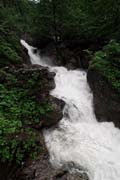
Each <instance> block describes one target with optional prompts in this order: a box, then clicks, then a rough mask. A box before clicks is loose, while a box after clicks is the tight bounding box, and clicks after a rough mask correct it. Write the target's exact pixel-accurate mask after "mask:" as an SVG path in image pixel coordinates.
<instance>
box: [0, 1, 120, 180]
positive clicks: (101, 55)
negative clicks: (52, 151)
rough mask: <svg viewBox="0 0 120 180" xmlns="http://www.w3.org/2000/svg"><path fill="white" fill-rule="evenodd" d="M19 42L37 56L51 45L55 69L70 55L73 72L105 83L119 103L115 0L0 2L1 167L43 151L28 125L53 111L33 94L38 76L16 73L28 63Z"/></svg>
mask: <svg viewBox="0 0 120 180" xmlns="http://www.w3.org/2000/svg"><path fill="white" fill-rule="evenodd" d="M20 39H24V40H25V41H26V42H28V43H29V44H30V45H32V46H34V47H37V48H38V49H39V50H40V51H41V53H45V52H46V51H47V49H50V47H52V48H53V49H54V51H55V52H53V51H52V50H51V49H52V48H51V49H50V50H49V51H52V53H51V54H52V55H53V56H55V58H56V64H58V65H63V66H66V64H69V63H71V62H69V59H70V58H71V57H72V58H73V59H75V60H76V62H77V63H76V64H75V68H82V69H85V70H87V71H88V72H92V71H94V72H98V74H101V76H102V77H103V79H104V81H101V86H102V85H104V83H105V84H108V85H109V87H110V91H111V89H112V91H113V92H114V94H115V95H113V96H112V97H113V99H114V98H115V99H116V101H117V103H118V100H119V97H120V1H119V0H38V1H37V0H0V168H1V167H3V166H2V165H1V164H6V163H8V164H9V165H8V166H9V167H11V164H12V165H13V164H14V166H15V167H21V164H22V162H23V161H25V159H26V156H27V157H30V158H31V157H32V158H35V156H36V155H37V154H38V152H39V151H40V152H41V151H42V147H41V146H42V145H41V144H40V143H38V140H36V139H37V138H36V136H37V133H36V130H35V131H33V129H32V128H33V127H32V128H31V126H34V127H36V126H38V124H40V121H42V120H41V119H42V118H43V117H44V115H46V114H48V116H49V114H50V113H51V112H52V111H53V107H52V106H51V104H50V103H49V100H48V95H47V96H46V99H45V100H44V102H43V103H42V104H40V103H39V102H38V101H37V100H36V97H35V95H34V93H36V94H37V93H38V92H37V89H36V88H35V86H36V85H37V84H39V85H40V86H41V87H42V86H44V87H46V84H45V82H44V81H45V80H44V81H43V82H42V83H43V84H42V83H41V82H40V81H39V78H41V77H40V74H39V73H38V72H35V73H33V74H29V71H27V73H28V75H26V77H25V78H24V77H22V75H21V76H20V77H19V74H17V72H18V71H17V70H18V69H19V67H22V66H23V64H26V63H27V62H28V61H29V60H28V57H27V53H26V51H25V50H24V49H23V47H22V46H21V44H20ZM69 57H70V58H69ZM57 61H58V62H57ZM73 64H74V63H73ZM15 68H16V69H17V70H16V71H14V72H12V71H13V70H14V69H15ZM75 68H73V69H75ZM10 69H13V70H10ZM88 75H89V73H88ZM41 76H42V75H41ZM27 78H28V79H29V80H28V79H27ZM88 79H89V77H88ZM96 79H97V78H96ZM22 81H23V82H24V83H25V85H24V86H23V87H21V84H22V83H21V82H22ZM41 81H42V80H41ZM27 83H28V84H27ZM44 84H45V85H44ZM105 86H106V85H105ZM91 87H92V85H91ZM31 89H32V90H33V92H32V93H31ZM107 91H109V88H107ZM108 94H109V93H108ZM108 104H109V103H108ZM118 111H119V109H118ZM39 116H40V117H42V118H41V119H40V118H38V117H39ZM26 119H27V121H26ZM116 124H117V123H116ZM118 124H119V123H118ZM26 127H27V128H26ZM40 128H41V126H40ZM37 130H38V129H37ZM16 135H17V136H18V137H17V136H16ZM22 135H23V136H24V138H22ZM13 137H15V138H13ZM21 138H22V140H21ZM23 139H24V142H22V141H23ZM29 139H30V140H29ZM36 144H37V145H36ZM32 150H33V151H34V153H33V152H32ZM26 154H27V155H26ZM4 167H5V166H4ZM9 167H7V173H8V174H9V175H8V179H7V180H10V178H11V174H10V173H9ZM15 170H16V168H15V169H14V170H13V174H14V171H15ZM0 177H1V180H2V176H0ZM15 178H16V177H15ZM3 180H4V178H3ZM21 180H22V179H21ZM23 180H24V178H23ZM26 180H27V179H26Z"/></svg>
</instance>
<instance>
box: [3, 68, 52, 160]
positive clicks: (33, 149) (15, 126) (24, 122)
mask: <svg viewBox="0 0 120 180" xmlns="http://www.w3.org/2000/svg"><path fill="white" fill-rule="evenodd" d="M0 75H1V76H0V77H1V78H3V79H4V83H1V84H0V159H1V160H2V161H14V162H16V163H21V162H22V161H24V159H25V158H27V157H29V156H30V157H34V156H35V155H36V154H37V153H38V152H40V150H41V148H42V147H41V145H40V142H39V139H38V137H39V136H38V135H37V132H36V130H34V126H36V125H38V124H39V123H40V122H41V120H42V117H43V115H45V114H46V113H49V112H51V111H52V107H51V106H50V105H49V103H48V100H47V99H44V101H43V102H42V105H41V104H40V103H39V102H38V101H37V98H36V96H34V95H32V94H30V92H31V91H33V89H34V88H35V85H36V82H38V78H39V77H38V76H37V75H35V74H34V73H33V76H31V79H30V78H29V81H28V82H24V83H25V85H24V87H20V86H21V84H20V83H21V82H19V81H21V80H20V79H19V80H18V79H17V78H16V76H15V75H14V74H11V73H7V72H5V71H3V70H1V71H0ZM1 81H2V79H1ZM24 81H26V80H24ZM33 94H34V93H33Z"/></svg>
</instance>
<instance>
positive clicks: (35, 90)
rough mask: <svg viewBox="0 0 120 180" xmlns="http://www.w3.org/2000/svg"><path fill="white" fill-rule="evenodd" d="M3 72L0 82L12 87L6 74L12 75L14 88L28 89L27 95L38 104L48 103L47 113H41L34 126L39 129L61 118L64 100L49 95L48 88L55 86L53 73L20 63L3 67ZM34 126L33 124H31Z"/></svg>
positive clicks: (36, 66) (55, 122)
mask: <svg viewBox="0 0 120 180" xmlns="http://www.w3.org/2000/svg"><path fill="white" fill-rule="evenodd" d="M3 72H4V73H2V72H1V73H0V74H1V76H0V83H3V84H7V85H8V86H9V88H13V85H12V84H11V80H8V78H6V76H7V75H6V74H9V75H10V76H11V75H12V76H14V77H15V78H16V80H17V83H16V84H15V85H14V87H15V86H16V88H21V87H22V88H23V89H24V90H26V89H27V90H28V97H29V96H30V97H31V96H35V100H36V101H37V103H38V104H39V105H40V106H44V104H45V103H46V104H49V105H50V106H51V107H48V108H51V109H50V111H49V110H48V111H49V113H46V114H44V113H43V115H41V116H40V117H39V118H40V123H39V124H37V126H36V127H35V128H36V129H40V128H42V127H48V126H49V127H50V126H52V125H55V124H57V123H58V122H59V120H61V119H62V117H63V115H62V110H63V107H64V104H65V103H64V102H63V101H62V100H59V99H57V98H54V97H52V96H51V95H49V93H50V90H52V89H54V88H55V83H54V76H55V73H52V72H49V71H48V69H47V68H44V67H41V66H39V65H21V66H18V67H10V68H9V67H5V68H4V69H3ZM33 126H34V125H33Z"/></svg>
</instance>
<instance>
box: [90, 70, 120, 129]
mask: <svg viewBox="0 0 120 180" xmlns="http://www.w3.org/2000/svg"><path fill="white" fill-rule="evenodd" d="M87 79H88V83H89V85H90V88H91V90H92V91H93V95H94V108H95V114H96V117H97V119H98V120H99V121H111V122H114V124H115V126H117V127H119V128H120V94H119V93H118V92H117V91H115V90H114V89H113V88H112V87H111V85H110V84H109V83H108V82H107V81H106V79H105V78H104V77H103V75H102V74H101V73H100V72H99V71H96V70H94V69H89V70H88V75H87Z"/></svg>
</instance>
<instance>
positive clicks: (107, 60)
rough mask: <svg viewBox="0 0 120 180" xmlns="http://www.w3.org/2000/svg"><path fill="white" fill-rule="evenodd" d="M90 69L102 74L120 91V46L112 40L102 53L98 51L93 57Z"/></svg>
mask: <svg viewBox="0 0 120 180" xmlns="http://www.w3.org/2000/svg"><path fill="white" fill-rule="evenodd" d="M90 68H95V69H97V70H99V71H100V72H102V74H103V75H104V76H105V77H106V79H107V80H108V82H109V83H110V84H112V87H113V88H114V89H116V90H117V91H120V81H119V80H120V70H119V68H120V44H119V43H117V42H116V41H115V40H111V41H110V42H109V44H107V45H105V46H104V47H103V49H102V50H101V51H97V52H96V53H95V54H94V55H93V57H92V61H91V64H90Z"/></svg>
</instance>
